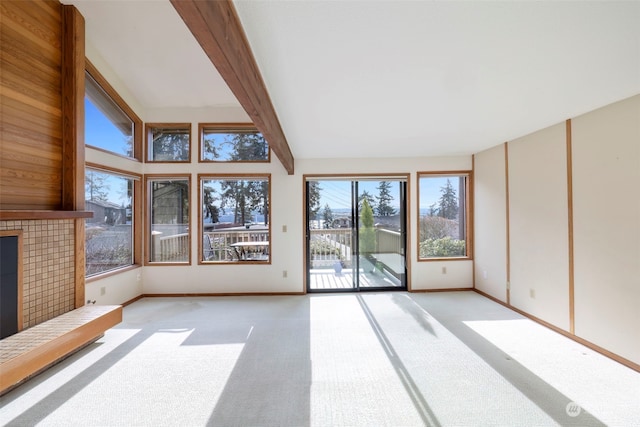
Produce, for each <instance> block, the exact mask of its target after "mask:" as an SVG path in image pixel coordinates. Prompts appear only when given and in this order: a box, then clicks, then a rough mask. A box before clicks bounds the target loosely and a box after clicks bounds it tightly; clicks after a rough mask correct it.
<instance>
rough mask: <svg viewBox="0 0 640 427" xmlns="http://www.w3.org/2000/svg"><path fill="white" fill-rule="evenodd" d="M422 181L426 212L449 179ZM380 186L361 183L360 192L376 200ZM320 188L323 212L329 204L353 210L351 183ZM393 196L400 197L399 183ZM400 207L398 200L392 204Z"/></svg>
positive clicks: (422, 202)
mask: <svg viewBox="0 0 640 427" xmlns="http://www.w3.org/2000/svg"><path fill="white" fill-rule="evenodd" d="M449 179H451V180H452V182H451V183H452V184H453V185H454V188H456V190H457V184H456V183H455V181H454V178H452V177H450V178H449ZM421 181H422V182H421V186H420V210H421V211H426V210H428V209H429V207H430V206H431V205H432V204H434V203H435V204H436V205H437V203H438V200H439V199H440V196H441V194H442V193H441V191H440V189H441V188H442V187H444V186H445V185H446V183H447V177H429V178H427V179H425V178H423V179H422V180H421ZM427 182H428V185H427ZM379 185H380V181H359V182H358V191H359V192H360V193H361V194H362V192H364V191H367V192H368V193H369V194H370V195H371V196H373V197H374V198H375V197H376V196H378V195H379V190H378V189H377V188H378V186H379ZM320 188H321V191H320V209H321V210H322V209H324V207H325V205H326V204H328V205H329V207H330V208H331V209H332V210H337V209H351V181H348V180H343V181H338V180H336V181H320ZM391 195H392V196H394V197H396V198H397V196H398V184H397V182H393V183H392V187H391ZM399 205H400V203H399V201H398V200H397V199H396V200H394V201H392V202H391V206H392V207H394V208H396V209H398V207H399Z"/></svg>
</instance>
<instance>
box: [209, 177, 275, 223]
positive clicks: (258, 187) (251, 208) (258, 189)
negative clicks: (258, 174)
mask: <svg viewBox="0 0 640 427" xmlns="http://www.w3.org/2000/svg"><path fill="white" fill-rule="evenodd" d="M268 193H269V183H268V181H267V180H261V179H260V180H255V181H248V180H240V179H238V180H228V181H222V182H221V194H220V196H221V204H220V206H221V207H222V208H225V207H227V206H229V207H230V208H231V209H232V210H233V222H235V223H236V224H245V223H246V222H248V221H249V220H250V219H251V217H252V212H255V211H257V212H260V213H261V214H263V215H264V220H265V224H267V223H268V218H269V206H268V204H267V195H268Z"/></svg>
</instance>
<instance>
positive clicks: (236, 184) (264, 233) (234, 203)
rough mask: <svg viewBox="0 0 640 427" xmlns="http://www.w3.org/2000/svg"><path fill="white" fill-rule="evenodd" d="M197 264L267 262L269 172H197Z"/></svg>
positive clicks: (268, 250)
mask: <svg viewBox="0 0 640 427" xmlns="http://www.w3.org/2000/svg"><path fill="white" fill-rule="evenodd" d="M198 179H199V181H200V186H199V190H200V206H201V210H200V217H201V221H200V233H199V234H200V242H199V243H200V245H199V247H200V248H201V249H202V250H201V253H200V262H201V263H234V262H254V263H269V262H270V260H271V258H270V231H269V230H270V221H269V200H270V188H271V185H270V181H271V176H270V175H266V176H265V175H242V176H228V175H215V176H211V175H206V176H205V175H200V176H199V177H198Z"/></svg>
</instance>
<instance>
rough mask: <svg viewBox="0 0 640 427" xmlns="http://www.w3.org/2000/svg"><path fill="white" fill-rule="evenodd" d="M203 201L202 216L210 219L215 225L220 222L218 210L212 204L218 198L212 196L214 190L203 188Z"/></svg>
mask: <svg viewBox="0 0 640 427" xmlns="http://www.w3.org/2000/svg"><path fill="white" fill-rule="evenodd" d="M202 192H203V197H202V198H203V200H202V204H203V205H204V206H203V207H204V214H205V216H204V217H205V218H211V222H212V223H214V224H215V223H216V222H218V221H219V220H220V210H219V209H218V207H217V206H216V205H215V204H214V202H215V201H216V200H218V198H217V197H216V196H215V195H214V194H215V190H214V189H213V188H211V187H204V189H203V191H202Z"/></svg>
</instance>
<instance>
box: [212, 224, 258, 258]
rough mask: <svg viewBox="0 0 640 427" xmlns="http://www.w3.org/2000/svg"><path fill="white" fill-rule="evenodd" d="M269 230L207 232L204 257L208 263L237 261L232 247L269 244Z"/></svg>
mask: <svg viewBox="0 0 640 427" xmlns="http://www.w3.org/2000/svg"><path fill="white" fill-rule="evenodd" d="M268 241H269V230H266V229H263V230H251V229H246V230H220V231H207V232H205V233H204V236H203V242H202V246H203V256H204V258H205V260H206V261H235V260H237V259H236V258H237V253H236V252H235V251H233V250H231V249H230V248H231V245H233V244H234V243H240V242H268Z"/></svg>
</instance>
